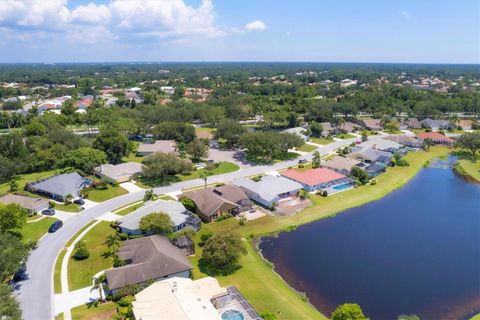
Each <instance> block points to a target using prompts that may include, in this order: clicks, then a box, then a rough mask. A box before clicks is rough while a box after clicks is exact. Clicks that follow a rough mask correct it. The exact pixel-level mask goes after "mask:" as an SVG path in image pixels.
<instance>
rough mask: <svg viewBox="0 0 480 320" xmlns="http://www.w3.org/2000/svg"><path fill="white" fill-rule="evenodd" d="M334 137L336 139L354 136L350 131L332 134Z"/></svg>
mask: <svg viewBox="0 0 480 320" xmlns="http://www.w3.org/2000/svg"><path fill="white" fill-rule="evenodd" d="M334 137H335V138H337V139H353V138H356V137H355V136H354V135H353V134H350V133H339V134H336V135H334Z"/></svg>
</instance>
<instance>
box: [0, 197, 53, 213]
mask: <svg viewBox="0 0 480 320" xmlns="http://www.w3.org/2000/svg"><path fill="white" fill-rule="evenodd" d="M0 203H3V204H11V203H14V204H18V205H19V206H20V207H22V208H24V209H26V210H28V213H29V214H34V213H37V212H41V211H42V210H45V209H48V208H49V207H50V205H49V202H48V200H46V199H41V198H32V197H25V196H21V195H18V194H6V195H4V196H3V197H0Z"/></svg>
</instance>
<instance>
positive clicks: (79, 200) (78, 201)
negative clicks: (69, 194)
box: [73, 199, 85, 206]
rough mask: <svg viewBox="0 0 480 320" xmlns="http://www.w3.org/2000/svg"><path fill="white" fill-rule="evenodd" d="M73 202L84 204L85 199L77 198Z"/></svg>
mask: <svg viewBox="0 0 480 320" xmlns="http://www.w3.org/2000/svg"><path fill="white" fill-rule="evenodd" d="M73 203H75V204H78V205H81V206H83V205H84V204H85V201H84V200H83V199H77V200H75V201H73Z"/></svg>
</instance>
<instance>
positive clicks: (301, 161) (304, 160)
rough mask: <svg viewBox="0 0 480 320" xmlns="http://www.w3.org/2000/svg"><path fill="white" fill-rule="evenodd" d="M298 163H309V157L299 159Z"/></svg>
mask: <svg viewBox="0 0 480 320" xmlns="http://www.w3.org/2000/svg"><path fill="white" fill-rule="evenodd" d="M298 163H300V164H302V163H307V159H300V160H298Z"/></svg>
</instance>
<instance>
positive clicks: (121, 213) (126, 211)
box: [113, 202, 143, 216]
mask: <svg viewBox="0 0 480 320" xmlns="http://www.w3.org/2000/svg"><path fill="white" fill-rule="evenodd" d="M141 207H143V202H140V203H137V204H133V205H130V206H129V207H126V208H124V209H120V210H118V211H114V212H113V213H115V214H118V215H119V216H126V215H127V214H129V213H132V212H133V211H135V210H137V209H138V208H141Z"/></svg>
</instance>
